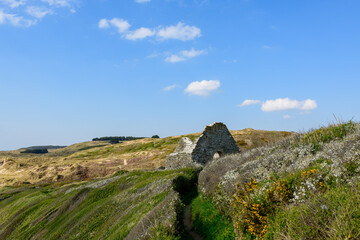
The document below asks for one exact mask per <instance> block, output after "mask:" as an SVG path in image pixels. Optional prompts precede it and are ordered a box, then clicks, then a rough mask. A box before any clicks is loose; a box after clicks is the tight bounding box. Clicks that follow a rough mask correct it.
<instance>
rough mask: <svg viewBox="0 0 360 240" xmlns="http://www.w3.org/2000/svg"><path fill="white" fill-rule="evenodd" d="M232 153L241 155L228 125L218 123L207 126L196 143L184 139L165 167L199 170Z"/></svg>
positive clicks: (167, 160) (168, 158) (169, 157)
mask: <svg viewBox="0 0 360 240" xmlns="http://www.w3.org/2000/svg"><path fill="white" fill-rule="evenodd" d="M232 153H239V148H238V146H237V144H236V142H235V140H234V138H233V137H232V135H231V134H230V132H229V130H228V129H227V127H226V125H225V124H223V123H220V122H217V123H213V124H211V125H209V126H206V127H205V129H204V131H203V133H202V134H201V136H200V137H199V138H198V139H196V140H195V141H194V142H192V141H191V139H190V138H187V137H185V138H182V139H181V140H180V142H179V144H178V146H177V148H176V150H175V152H174V153H172V154H170V155H169V156H168V157H167V159H166V163H165V167H166V169H179V168H185V167H195V168H198V167H202V166H204V165H205V164H206V163H208V162H210V161H211V160H212V159H214V158H218V157H220V156H223V155H225V154H232Z"/></svg>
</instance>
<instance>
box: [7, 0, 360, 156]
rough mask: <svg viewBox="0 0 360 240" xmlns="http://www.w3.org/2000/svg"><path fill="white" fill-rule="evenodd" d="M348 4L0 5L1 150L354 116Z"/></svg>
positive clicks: (355, 30)
mask: <svg viewBox="0 0 360 240" xmlns="http://www.w3.org/2000/svg"><path fill="white" fill-rule="evenodd" d="M359 9H360V2H359V1H358V0H315V1H314V0H304V1H288V0H272V1H261V0H221V1H220V0H207V1H206V0H186V1H185V0H137V1H136V0H121V1H118V0H91V1H85V0H0V107H1V120H0V121H1V122H0V135H1V139H0V149H2V150H7V149H16V148H19V147H25V146H30V145H44V144H53V145H68V144H72V143H76V142H81V141H86V140H90V139H92V138H93V137H101V136H108V135H110V136H123V135H126V136H128V135H130V136H151V135H153V134H158V135H160V136H161V137H165V136H171V135H178V134H186V133H192V132H200V131H201V130H202V129H203V128H204V126H205V125H207V124H210V123H212V122H215V121H221V122H224V123H225V124H227V125H228V128H229V129H233V130H239V129H244V128H248V127H251V128H255V129H266V130H293V131H298V130H306V129H309V128H315V127H319V126H321V125H323V124H326V123H328V122H329V121H333V120H334V117H333V115H336V116H337V117H341V118H342V119H344V120H349V119H351V118H354V119H355V120H358V119H359V110H360V107H359V102H360V94H359V89H360V81H359V80H360V67H359V63H360V61H359V60H360V44H359V43H360V31H359V26H360V15H359Z"/></svg>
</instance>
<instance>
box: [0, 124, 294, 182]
mask: <svg viewBox="0 0 360 240" xmlns="http://www.w3.org/2000/svg"><path fill="white" fill-rule="evenodd" d="M231 133H232V135H233V137H234V138H235V140H236V142H237V143H238V145H239V147H240V148H241V149H242V150H248V149H251V148H254V147H258V146H263V145H266V144H268V143H271V142H276V141H277V140H279V139H282V138H284V137H286V136H289V135H292V134H295V133H289V132H276V131H262V130H253V129H244V130H239V131H231ZM184 136H187V137H189V138H191V139H193V140H194V139H195V138H197V137H199V136H200V133H195V134H189V135H183V136H173V137H167V138H160V139H154V138H144V139H139V140H133V141H125V142H122V143H119V144H109V143H108V142H104V141H89V142H83V143H77V144H73V145H71V146H68V147H65V148H61V149H49V153H47V154H42V155H37V154H24V153H21V151H22V150H21V149H20V150H15V151H7V152H4V151H3V152H0V186H5V185H22V184H24V183H25V184H26V183H31V184H34V183H49V182H64V181H67V182H69V181H79V180H86V179H94V178H97V177H105V176H110V175H111V174H114V173H115V172H117V171H119V170H153V169H156V168H158V167H160V166H165V159H166V156H167V155H168V154H170V153H172V152H173V151H174V150H175V148H176V146H177V143H178V142H179V140H180V138H181V137H184Z"/></svg>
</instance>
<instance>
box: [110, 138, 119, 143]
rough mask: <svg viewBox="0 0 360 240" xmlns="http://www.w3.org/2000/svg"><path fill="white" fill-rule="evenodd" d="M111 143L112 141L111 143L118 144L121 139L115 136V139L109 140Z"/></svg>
mask: <svg viewBox="0 0 360 240" xmlns="http://www.w3.org/2000/svg"><path fill="white" fill-rule="evenodd" d="M109 143H111V144H117V143H119V139H116V138H113V139H111V140H110V141H109Z"/></svg>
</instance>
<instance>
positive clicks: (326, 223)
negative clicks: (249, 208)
mask: <svg viewBox="0 0 360 240" xmlns="http://www.w3.org/2000/svg"><path fill="white" fill-rule="evenodd" d="M358 206H360V185H359V184H355V185H354V186H341V187H337V188H331V189H329V191H327V192H326V193H325V194H314V195H312V196H311V197H310V198H309V199H308V200H307V201H306V202H304V203H302V204H298V205H293V206H291V207H282V208H279V209H278V211H277V213H276V215H274V216H272V217H271V218H270V221H269V226H270V228H269V231H268V233H267V235H266V239H333V240H336V239H359V238H360V230H359V229H360V208H359V207H358Z"/></svg>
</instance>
